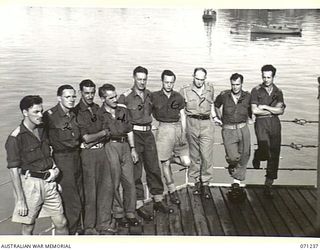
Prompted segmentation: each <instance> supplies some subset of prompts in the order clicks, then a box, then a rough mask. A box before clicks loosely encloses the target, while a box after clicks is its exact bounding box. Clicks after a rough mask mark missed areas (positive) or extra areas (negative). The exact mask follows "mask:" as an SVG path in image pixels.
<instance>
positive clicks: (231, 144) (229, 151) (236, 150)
mask: <svg viewBox="0 0 320 250" xmlns="http://www.w3.org/2000/svg"><path fill="white" fill-rule="evenodd" d="M221 134H222V139H223V144H224V148H225V151H226V161H227V162H228V163H229V164H230V165H233V166H235V167H234V169H233V171H232V173H231V177H233V178H234V179H237V180H239V181H243V180H245V177H246V170H247V164H248V161H249V158H250V148H251V142H250V139H251V138H250V131H249V128H248V126H247V125H246V126H245V127H243V128H237V129H227V128H223V129H222V130H221Z"/></svg>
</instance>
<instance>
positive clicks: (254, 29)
mask: <svg viewBox="0 0 320 250" xmlns="http://www.w3.org/2000/svg"><path fill="white" fill-rule="evenodd" d="M301 32H302V29H301V28H300V27H298V26H287V25H275V24H274V25H267V26H263V25H252V26H251V33H256V34H291V35H299V34H301Z"/></svg>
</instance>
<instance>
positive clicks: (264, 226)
mask: <svg viewBox="0 0 320 250" xmlns="http://www.w3.org/2000/svg"><path fill="white" fill-rule="evenodd" d="M228 189H229V188H228V187H223V186H210V191H211V196H212V197H211V198H210V199H204V198H203V197H201V196H199V195H198V196H195V195H194V194H193V192H192V190H193V188H192V187H189V186H188V187H185V188H182V189H180V190H179V191H178V194H179V197H180V200H181V204H180V205H179V206H178V205H174V204H171V203H170V201H169V199H168V197H166V202H167V204H168V205H169V206H170V207H172V208H173V209H174V213H172V214H163V213H161V212H154V217H155V218H154V221H152V222H144V221H143V220H141V226H139V228H136V229H134V228H132V229H129V230H123V229H120V230H119V232H120V233H121V235H124V234H126V232H128V234H131V235H140V234H142V235H162V236H163V235H173V236H182V235H185V236H196V235H197V236H209V235H211V236H246V237H250V236H266V237H267V236H273V237H279V236H280V237H320V235H317V233H316V218H317V213H316V211H317V207H316V205H317V202H316V197H315V193H316V188H315V187H310V186H309V187H308V186H277V185H275V186H274V193H275V195H274V198H273V199H268V198H267V197H265V196H264V195H263V186H261V185H248V186H246V187H245V190H246V193H247V198H246V200H245V201H244V202H243V203H239V204H235V203H232V202H231V201H230V200H228V197H227V195H226V194H227V192H228ZM146 207H147V209H148V210H149V211H152V201H150V202H146ZM37 224H38V225H37V227H36V230H35V234H38V235H39V234H51V231H46V232H45V229H47V228H50V227H51V223H50V220H49V219H39V220H37ZM18 234H20V227H19V225H18V224H16V223H13V222H11V221H10V219H9V220H6V221H4V222H2V223H0V235H18ZM78 237H81V236H78ZM101 237H103V236H101Z"/></svg>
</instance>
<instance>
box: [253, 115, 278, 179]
mask: <svg viewBox="0 0 320 250" xmlns="http://www.w3.org/2000/svg"><path fill="white" fill-rule="evenodd" d="M254 129H255V133H256V136H257V141H258V149H257V150H255V153H254V158H255V159H257V160H259V161H267V173H266V177H267V178H269V179H277V178H278V168H279V157H280V147H281V124H280V120H279V118H278V117H277V116H272V117H261V118H257V119H256V122H255V125H254Z"/></svg>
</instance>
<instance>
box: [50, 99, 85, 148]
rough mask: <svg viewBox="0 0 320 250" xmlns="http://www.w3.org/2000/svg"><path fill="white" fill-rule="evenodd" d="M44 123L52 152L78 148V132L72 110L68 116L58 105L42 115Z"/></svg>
mask: <svg viewBox="0 0 320 250" xmlns="http://www.w3.org/2000/svg"><path fill="white" fill-rule="evenodd" d="M44 121H45V127H46V130H47V131H48V135H49V141H50V144H51V146H52V147H53V150H54V151H59V150H69V149H75V148H77V147H79V144H80V143H79V139H80V130H79V127H78V124H77V121H76V114H75V112H74V109H71V110H70V112H69V116H68V115H67V114H66V113H65V112H64V111H63V109H62V107H61V106H60V104H59V103H58V104H57V105H56V106H54V107H53V108H51V109H49V110H47V111H46V112H45V113H44Z"/></svg>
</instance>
